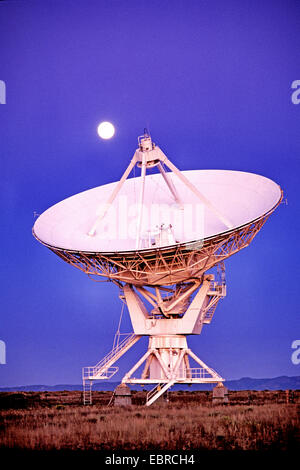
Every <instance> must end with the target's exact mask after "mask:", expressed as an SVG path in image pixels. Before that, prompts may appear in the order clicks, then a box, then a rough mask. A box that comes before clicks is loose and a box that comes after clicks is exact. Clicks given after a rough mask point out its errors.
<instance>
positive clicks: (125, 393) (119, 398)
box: [114, 384, 132, 406]
mask: <svg viewBox="0 0 300 470" xmlns="http://www.w3.org/2000/svg"><path fill="white" fill-rule="evenodd" d="M114 395H115V399H114V406H128V405H132V397H131V390H130V388H129V387H127V385H126V384H120V385H118V386H117V388H116V389H115V392H114Z"/></svg>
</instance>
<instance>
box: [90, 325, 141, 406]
mask: <svg viewBox="0 0 300 470" xmlns="http://www.w3.org/2000/svg"><path fill="white" fill-rule="evenodd" d="M140 338H141V336H139V335H135V334H134V333H129V334H128V335H126V337H125V338H124V339H123V340H122V341H121V342H120V343H118V344H117V345H116V346H115V347H113V349H112V350H111V351H110V352H109V353H108V354H107V355H106V356H105V357H104V358H103V359H101V361H99V362H98V363H97V364H96V365H95V366H91V367H83V369H82V383H83V403H84V404H92V384H93V380H101V379H110V378H111V377H112V376H113V375H114V374H116V372H118V370H119V368H118V367H112V365H113V364H114V363H115V362H116V361H117V360H118V359H119V358H120V357H121V356H122V355H123V354H124V353H125V352H126V351H128V349H130V348H131V346H133V345H134V344H135V343H136V342H137V341H138V340H139V339H140Z"/></svg>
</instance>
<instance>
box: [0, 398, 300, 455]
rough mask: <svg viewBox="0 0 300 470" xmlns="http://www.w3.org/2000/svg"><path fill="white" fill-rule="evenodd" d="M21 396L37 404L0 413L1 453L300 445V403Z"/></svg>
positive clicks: (253, 448)
mask: <svg viewBox="0 0 300 470" xmlns="http://www.w3.org/2000/svg"><path fill="white" fill-rule="evenodd" d="M234 393H236V397H237V396H241V393H240V395H239V392H231V395H232V394H233V395H234ZM253 393H255V392H253ZM257 393H260V392H257ZM266 393H269V392H266ZM63 394H64V395H63ZM11 395H12V394H11ZM15 395H17V396H19V399H20V396H21V397H23V398H24V396H25V398H26V397H27V398H28V397H29V398H30V397H31V401H30V400H29V402H30V403H29V405H28V404H27V405H26V406H25V407H23V408H22V409H13V407H11V405H10V407H9V408H7V407H6V409H3V410H2V411H0V448H6V449H7V448H14V449H34V450H38V449H39V450H50V449H72V450H75V449H83V450H88V449H95V450H117V449H122V450H176V449H180V450H195V449H198V450H202V449H203V450H204V449H205V450H206V449H210V450H211V449H225V450H233V449H234V450H237V449H240V450H296V448H297V446H298V445H299V431H298V430H299V404H297V403H290V404H286V403H284V402H281V403H278V402H277V403H276V402H275V403H274V399H273V400H266V401H267V402H265V403H264V404H251V405H249V404H238V400H235V401H234V400H232V403H237V404H234V405H227V406H224V405H223V406H212V405H211V403H210V401H209V400H208V398H209V397H208V395H207V392H194V393H192V394H191V393H189V392H183V393H176V392H173V396H172V395H171V396H170V401H169V402H168V403H160V404H157V405H153V406H152V407H149V408H147V407H144V406H139V405H132V406H130V407H110V408H108V407H107V406H106V403H107V401H108V399H109V394H107V393H102V394H101V393H98V400H96V404H95V405H93V406H85V407H84V406H82V405H81V404H80V401H79V400H80V392H60V393H59V392H52V393H48V394H47V393H46V394H45V393H44V394H29V393H27V394H15ZM185 395H186V397H185ZM7 396H8V397H9V394H6V397H7ZM274 396H275V395H274V394H273V398H274ZM32 397H33V398H35V400H33V398H32ZM141 397H142V392H139V394H136V395H135V402H139V401H142V398H141ZM247 397H248V399H249V394H247V396H246V398H247ZM0 398H1V397H0ZM2 398H3V397H2ZM10 398H11V401H10V404H13V403H14V401H13V397H10ZM37 398H39V399H37ZM186 398H190V400H187V399H186ZM191 398H193V399H191ZM268 401H269V403H268ZM272 401H273V402H272ZM297 401H298V400H297ZM25 402H26V401H25ZM25 402H24V403H25ZM0 404H1V400H0Z"/></svg>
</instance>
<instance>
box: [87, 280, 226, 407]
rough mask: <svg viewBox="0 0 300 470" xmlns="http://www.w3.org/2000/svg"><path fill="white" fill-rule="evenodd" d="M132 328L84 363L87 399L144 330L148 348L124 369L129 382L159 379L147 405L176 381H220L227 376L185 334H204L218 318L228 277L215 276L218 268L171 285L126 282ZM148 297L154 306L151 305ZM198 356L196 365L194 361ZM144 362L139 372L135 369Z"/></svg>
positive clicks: (124, 289)
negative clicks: (98, 358) (107, 350)
mask: <svg viewBox="0 0 300 470" xmlns="http://www.w3.org/2000/svg"><path fill="white" fill-rule="evenodd" d="M122 290H123V295H122V300H123V301H124V302H125V303H126V305H127V307H128V310H129V314H130V318H131V322H132V326H133V331H134V333H132V334H131V335H128V336H127V337H126V338H125V339H124V340H123V341H122V342H121V343H120V344H118V345H117V346H116V347H115V348H114V349H113V350H112V351H111V352H110V353H109V354H108V355H107V356H106V357H105V358H104V359H102V361H100V362H99V363H98V364H97V365H96V366H94V367H84V368H83V374H82V378H83V391H84V403H85V404H91V402H92V394H91V388H92V383H93V381H94V380H99V379H109V378H111V377H112V376H113V375H114V374H115V373H116V372H117V371H118V368H117V367H113V364H114V363H115V362H116V361H117V360H118V359H119V358H120V357H121V356H122V355H123V354H124V353H125V352H126V351H128V349H130V348H131V347H132V346H133V345H134V344H135V343H136V342H137V341H138V340H139V339H140V338H141V337H142V336H149V344H148V349H147V351H146V353H145V354H144V355H143V356H142V357H141V358H140V359H139V361H138V362H137V363H136V364H135V365H134V366H133V367H132V368H131V369H130V371H129V372H127V373H126V374H125V376H124V377H123V379H122V383H124V384H144V385H146V384H156V385H155V387H154V389H153V390H151V392H149V393H148V395H147V401H146V405H147V406H149V405H151V404H152V403H154V402H155V401H156V400H157V398H159V397H160V396H161V395H162V394H163V393H164V392H166V391H167V390H168V389H169V388H170V387H171V386H172V385H174V384H175V383H186V384H194V383H221V382H223V381H224V379H223V378H222V377H221V376H220V375H219V374H218V373H217V372H216V371H214V370H213V369H212V368H211V367H209V366H208V365H207V364H205V363H204V362H203V361H202V360H201V359H200V358H199V357H197V356H196V354H194V353H193V351H192V350H191V349H190V348H189V347H188V344H187V340H186V336H188V335H199V334H200V333H201V330H202V327H203V325H205V324H209V323H210V322H211V320H212V318H213V314H214V312H215V309H216V306H217V304H218V302H219V300H220V299H221V298H223V297H224V296H225V295H226V285H225V279H224V277H223V279H221V281H220V282H216V281H215V278H214V275H213V274H206V275H204V276H203V281H202V283H201V282H200V280H195V281H193V282H191V281H190V282H188V283H184V284H177V285H175V286H172V287H155V288H153V290H154V292H153V291H150V289H149V288H147V289H146V288H145V287H134V286H133V285H131V284H124V285H123V288H122ZM145 301H147V302H148V304H150V305H152V306H153V309H152V310H149V307H147V306H146V304H145ZM192 362H195V364H196V367H194V366H192ZM142 366H143V370H142V373H141V375H140V377H136V376H135V373H137V372H138V370H139V369H140V368H141V367H142Z"/></svg>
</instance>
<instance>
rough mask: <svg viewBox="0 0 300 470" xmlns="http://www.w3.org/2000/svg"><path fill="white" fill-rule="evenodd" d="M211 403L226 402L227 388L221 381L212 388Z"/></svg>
mask: <svg viewBox="0 0 300 470" xmlns="http://www.w3.org/2000/svg"><path fill="white" fill-rule="evenodd" d="M212 402H213V405H223V404H224V403H228V388H226V387H225V386H224V385H223V384H222V383H221V382H220V383H218V385H216V386H215V387H214V388H213V399H212Z"/></svg>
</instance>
